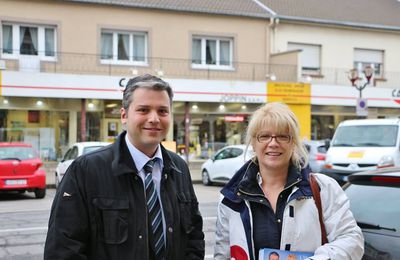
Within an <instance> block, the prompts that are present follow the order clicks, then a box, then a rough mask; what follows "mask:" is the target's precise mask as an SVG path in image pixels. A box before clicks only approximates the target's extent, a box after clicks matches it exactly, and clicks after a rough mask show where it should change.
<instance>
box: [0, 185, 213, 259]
mask: <svg viewBox="0 0 400 260" xmlns="http://www.w3.org/2000/svg"><path fill="white" fill-rule="evenodd" d="M194 187H195V191H196V194H197V196H198V200H199V203H200V211H201V213H202V215H203V218H204V232H205V236H206V259H212V254H213V245H214V232H215V220H216V208H217V202H218V199H219V190H220V189H221V187H217V186H211V187H205V186H203V185H202V184H195V185H194ZM54 194H55V190H54V189H48V190H47V195H46V197H45V198H44V199H35V198H34V194H33V193H25V194H0V260H39V259H43V248H44V241H45V239H46V232H47V222H48V218H49V214H50V208H51V203H52V201H53V198H54Z"/></svg>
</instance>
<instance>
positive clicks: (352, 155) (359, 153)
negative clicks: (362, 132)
mask: <svg viewBox="0 0 400 260" xmlns="http://www.w3.org/2000/svg"><path fill="white" fill-rule="evenodd" d="M363 157H364V151H352V152H349V154H348V155H347V158H363Z"/></svg>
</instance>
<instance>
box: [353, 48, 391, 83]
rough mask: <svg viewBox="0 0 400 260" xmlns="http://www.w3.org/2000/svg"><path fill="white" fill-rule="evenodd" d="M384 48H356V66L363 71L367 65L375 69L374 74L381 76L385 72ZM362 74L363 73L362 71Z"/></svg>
mask: <svg viewBox="0 0 400 260" xmlns="http://www.w3.org/2000/svg"><path fill="white" fill-rule="evenodd" d="M383 54H384V52H383V50H369V49H358V48H356V49H354V68H355V69H357V70H358V71H360V72H362V71H363V70H364V69H365V67H367V66H371V67H372V68H373V69H374V76H375V77H377V76H378V77H381V76H382V75H383V74H382V72H383ZM360 74H361V73H360Z"/></svg>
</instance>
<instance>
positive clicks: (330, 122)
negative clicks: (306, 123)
mask: <svg viewBox="0 0 400 260" xmlns="http://www.w3.org/2000/svg"><path fill="white" fill-rule="evenodd" d="M334 132H335V122H334V117H333V116H329V115H312V117H311V139H312V140H324V139H332V137H333V134H334Z"/></svg>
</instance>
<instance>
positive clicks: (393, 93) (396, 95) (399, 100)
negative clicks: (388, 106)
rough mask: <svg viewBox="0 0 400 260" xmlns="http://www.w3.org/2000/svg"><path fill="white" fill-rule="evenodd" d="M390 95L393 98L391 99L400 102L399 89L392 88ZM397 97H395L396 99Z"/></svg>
mask: <svg viewBox="0 0 400 260" xmlns="http://www.w3.org/2000/svg"><path fill="white" fill-rule="evenodd" d="M392 97H393V98H394V99H393V100H394V101H395V102H396V103H397V104H400V89H393V91H392ZM396 98H397V99H396Z"/></svg>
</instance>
